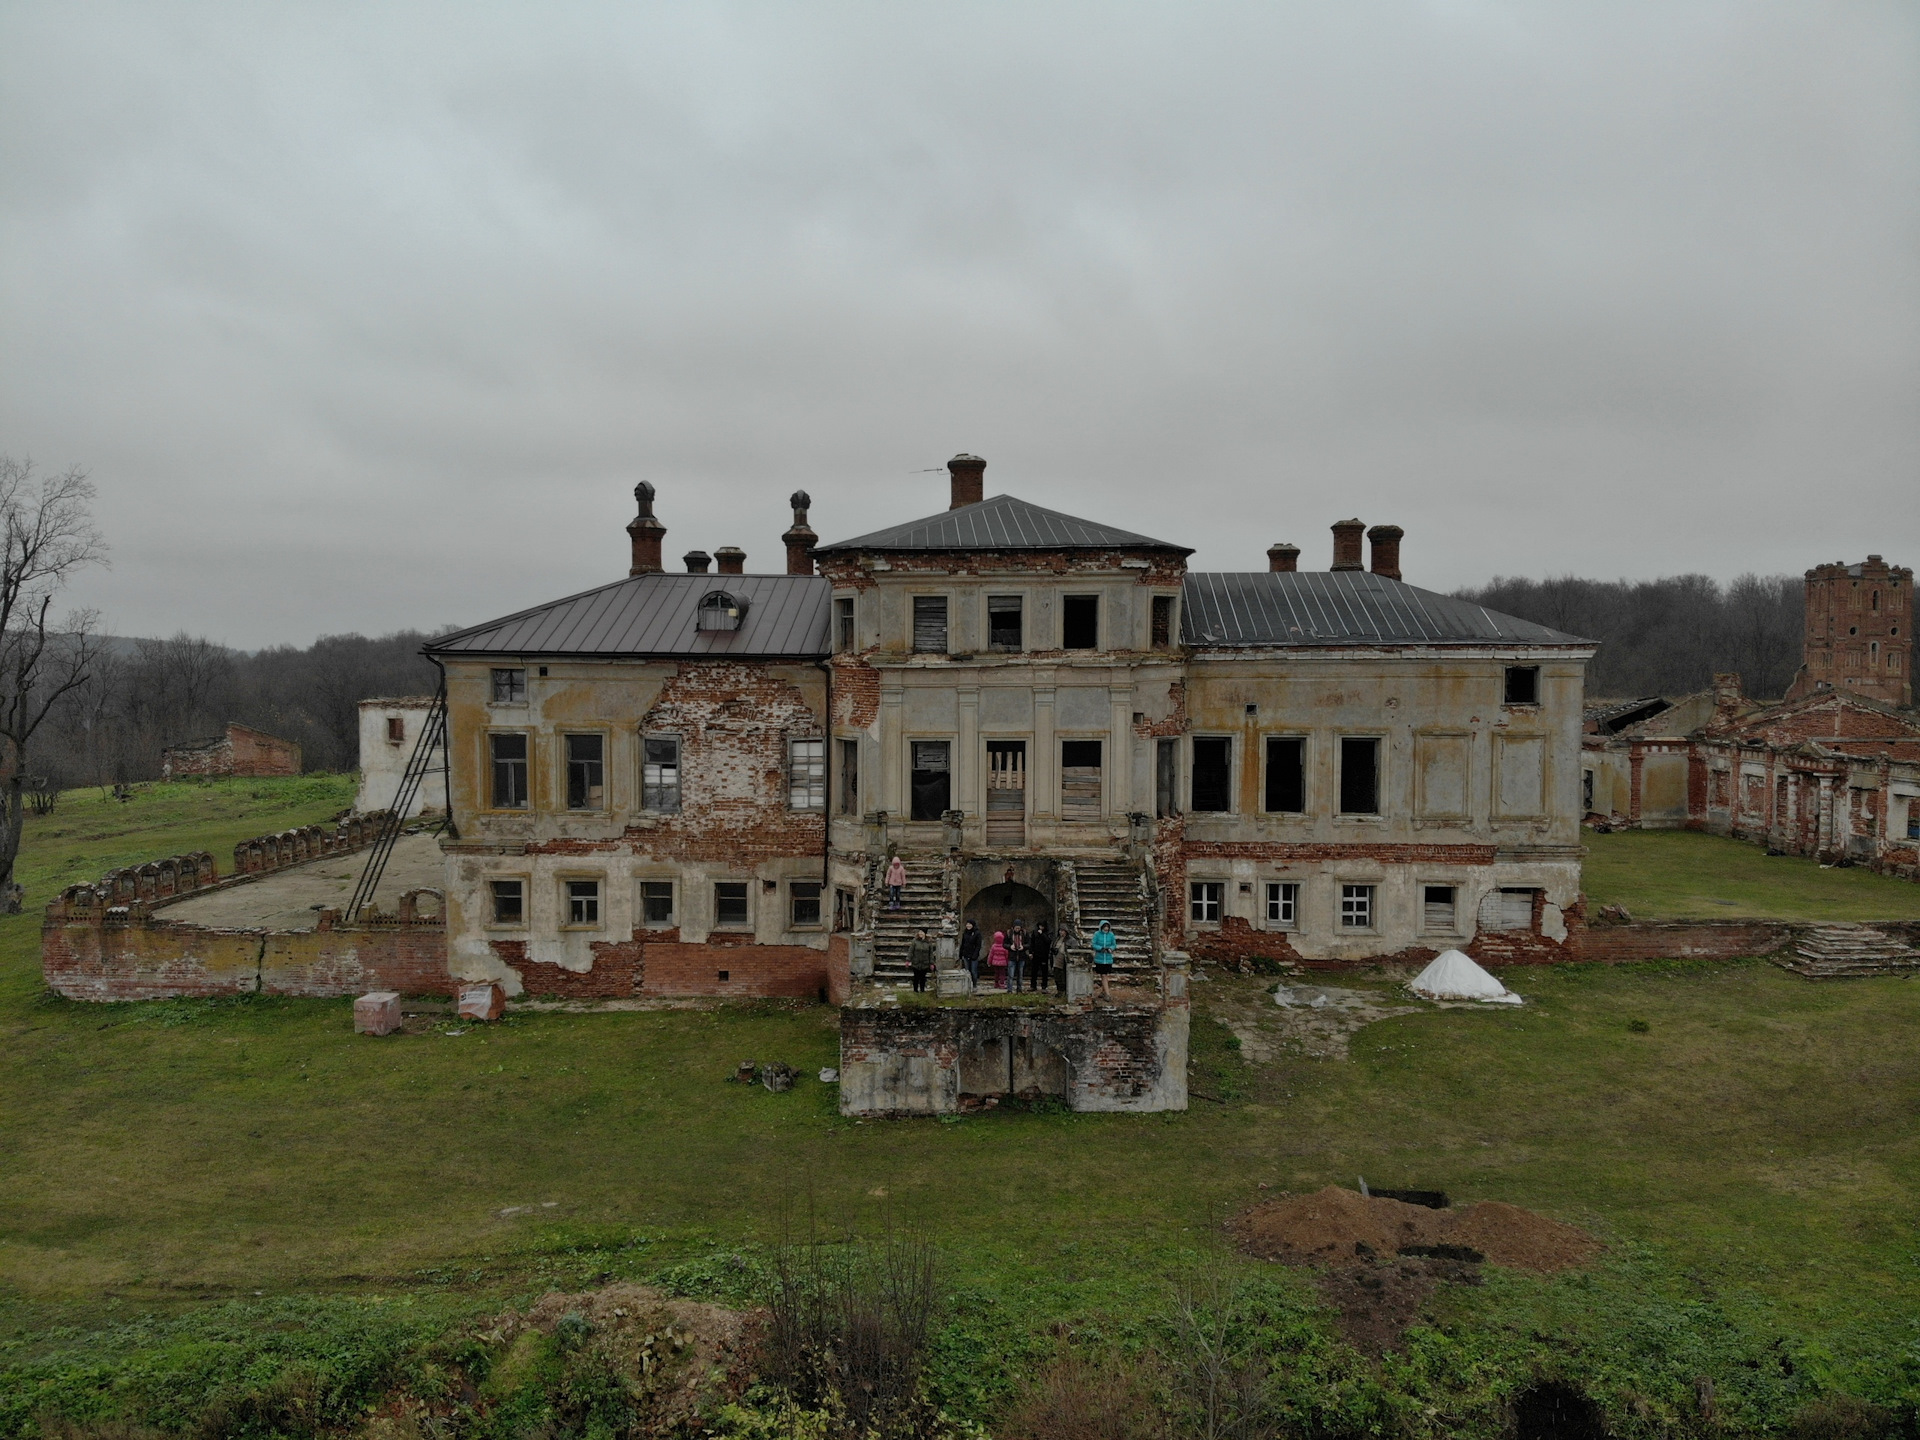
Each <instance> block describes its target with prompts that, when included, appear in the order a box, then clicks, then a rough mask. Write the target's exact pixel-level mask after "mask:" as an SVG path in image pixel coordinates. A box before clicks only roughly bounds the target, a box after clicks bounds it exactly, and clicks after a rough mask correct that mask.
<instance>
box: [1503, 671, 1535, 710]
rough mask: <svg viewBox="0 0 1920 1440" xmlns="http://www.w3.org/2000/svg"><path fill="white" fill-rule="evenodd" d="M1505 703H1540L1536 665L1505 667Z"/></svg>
mask: <svg viewBox="0 0 1920 1440" xmlns="http://www.w3.org/2000/svg"><path fill="white" fill-rule="evenodd" d="M1506 703H1507V704H1509V705H1538V704H1539V703H1540V667H1539V666H1538V665H1509V666H1507V693H1506Z"/></svg>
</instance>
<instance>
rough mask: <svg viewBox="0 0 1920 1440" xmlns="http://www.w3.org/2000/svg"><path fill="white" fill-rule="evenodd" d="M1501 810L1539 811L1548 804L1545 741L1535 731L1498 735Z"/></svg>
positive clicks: (1506, 812) (1496, 754)
mask: <svg viewBox="0 0 1920 1440" xmlns="http://www.w3.org/2000/svg"><path fill="white" fill-rule="evenodd" d="M1493 753H1494V763H1495V764H1496V765H1497V766H1498V767H1499V770H1498V774H1497V777H1496V778H1497V780H1498V782H1499V787H1500V789H1499V801H1500V813H1501V814H1502V815H1538V814H1540V813H1542V811H1543V809H1544V807H1545V804H1546V763H1547V747H1546V742H1545V741H1544V740H1542V739H1540V738H1539V737H1538V736H1533V735H1496V736H1495V737H1494V741H1493Z"/></svg>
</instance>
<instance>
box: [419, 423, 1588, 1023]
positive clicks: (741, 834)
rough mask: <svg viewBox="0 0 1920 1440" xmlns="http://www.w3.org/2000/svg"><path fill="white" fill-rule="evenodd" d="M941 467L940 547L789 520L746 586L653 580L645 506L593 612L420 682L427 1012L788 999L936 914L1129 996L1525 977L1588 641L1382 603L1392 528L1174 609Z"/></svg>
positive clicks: (513, 632) (1179, 595)
mask: <svg viewBox="0 0 1920 1440" xmlns="http://www.w3.org/2000/svg"><path fill="white" fill-rule="evenodd" d="M948 468H949V471H950V481H951V493H950V497H949V498H950V502H951V503H950V505H949V506H948V508H947V509H945V510H943V511H940V512H939V513H936V514H933V515H929V516H927V517H925V518H923V519H919V520H914V521H910V522H908V523H905V524H899V525H893V526H889V527H887V528H885V529H882V530H878V531H875V532H873V533H871V534H867V535H863V536H860V537H857V538H855V539H852V540H847V541H842V542H839V543H836V544H832V545H825V546H817V545H816V537H815V536H814V533H813V531H812V530H811V528H810V527H809V526H808V524H807V508H808V503H809V502H808V499H807V497H806V496H805V495H804V494H796V495H795V496H794V497H793V503H794V507H795V508H794V521H793V525H792V527H791V528H790V529H789V530H788V531H787V532H786V535H785V537H784V539H785V542H786V547H787V564H786V567H785V568H786V573H784V574H781V575H748V574H746V573H744V560H745V557H744V555H743V554H742V553H741V552H740V551H738V550H735V549H731V548H728V549H723V550H720V551H718V552H717V553H716V555H715V556H714V557H709V556H707V555H706V554H705V553H704V552H700V551H695V552H692V553H691V554H689V555H688V556H687V557H686V570H687V573H685V574H674V575H669V574H666V573H664V567H663V565H662V563H661V552H662V543H663V539H664V535H665V533H666V532H665V527H664V526H663V525H662V523H661V522H660V521H659V520H658V519H657V518H656V517H655V516H654V514H653V502H654V492H653V489H652V487H651V486H648V485H644V484H643V485H641V486H640V487H638V489H637V491H636V496H637V498H638V500H639V514H638V516H637V517H636V518H635V520H634V521H633V522H632V524H631V525H629V527H628V532H629V536H630V541H631V555H632V562H631V569H630V572H629V574H628V576H627V578H626V579H624V580H619V581H615V582H613V583H612V584H609V585H604V586H600V587H598V588H596V589H593V590H589V591H586V592H583V593H582V594H579V595H575V596H571V597H569V598H567V599H564V600H559V601H555V602H553V603H552V604H549V605H543V606H538V607H535V608H533V609H530V610H527V611H524V612H521V613H519V614H517V615H512V616H508V617H505V618H504V619H501V620H498V621H493V622H490V623H488V624H485V625H480V626H475V627H472V628H470V629H467V630H464V631H461V632H458V633H456V634H453V635H449V636H446V637H444V638H442V639H439V640H436V641H435V642H434V643H433V644H432V645H431V646H429V647H428V653H429V654H430V655H431V656H432V658H433V659H435V660H436V661H437V662H438V663H440V664H441V665H442V666H443V667H444V669H445V672H446V676H447V696H448V723H449V727H450V729H449V736H450V738H449V746H448V764H449V786H450V790H451V805H452V817H453V822H454V832H455V835H456V836H457V838H450V839H449V840H448V841H447V843H446V847H445V848H446V851H447V857H448V892H447V934H448V945H449V964H450V966H451V967H452V969H453V971H454V973H455V975H456V976H458V977H460V978H463V979H468V978H470V979H481V978H497V979H499V980H501V981H502V982H503V983H505V984H506V985H507V987H508V988H509V989H510V990H511V991H515V992H518V991H522V990H526V991H531V992H535V993H560V994H568V993H572V994H596V995H609V994H628V993H635V992H657V993H677V994H688V993H694V994H729V993H732V994H811V993H814V991H815V990H816V989H818V988H823V987H824V986H825V985H826V983H827V976H828V969H829V952H830V951H831V952H833V954H834V956H835V957H836V958H837V959H838V960H839V961H840V962H841V963H847V964H851V965H852V966H853V968H854V970H855V972H856V973H859V972H862V971H864V970H865V969H867V968H868V967H871V969H872V970H874V971H875V972H877V973H879V974H881V975H885V974H887V973H888V972H889V971H892V970H895V969H897V968H898V967H899V966H900V964H901V961H902V958H903V956H902V952H903V950H904V946H905V942H906V938H907V930H908V928H909V927H910V926H914V925H919V924H923V923H925V924H937V923H938V922H939V921H940V920H941V918H942V917H957V916H960V915H965V916H968V917H974V918H978V919H980V920H982V921H983V922H985V923H986V924H987V925H988V926H989V927H993V926H997V925H999V924H1002V923H1004V922H1006V921H1008V920H1010V919H1011V918H1014V917H1016V916H1018V917H1023V918H1026V919H1028V920H1030V921H1033V920H1038V919H1043V918H1044V919H1046V920H1048V921H1049V922H1050V923H1051V924H1053V925H1054V926H1055V927H1056V929H1057V930H1058V931H1059V933H1060V934H1061V936H1062V937H1063V939H1064V940H1065V941H1066V944H1067V949H1068V952H1069V954H1070V955H1072V956H1074V957H1075V958H1076V959H1078V958H1082V957H1083V954H1084V951H1083V947H1084V934H1085V932H1086V931H1087V930H1088V929H1090V928H1091V927H1092V926H1093V925H1094V924H1095V923H1097V922H1098V921H1099V920H1101V919H1109V920H1112V921H1114V922H1115V927H1116V929H1118V930H1119V931H1120V932H1121V936H1122V943H1121V953H1122V959H1123V963H1124V964H1128V965H1133V966H1137V967H1142V968H1147V967H1151V966H1153V965H1154V963H1155V960H1156V957H1157V956H1158V955H1159V954H1161V953H1162V952H1165V951H1169V950H1178V949H1184V950H1187V951H1191V952H1194V953H1197V954H1199V955H1201V956H1207V955H1219V956H1222V957H1228V956H1234V955H1239V954H1244V953H1246V952H1248V951H1249V950H1258V951H1260V952H1263V953H1266V954H1270V955H1274V956H1277V957H1287V956H1297V957H1301V958H1304V959H1309V960H1312V959H1328V960H1332V959H1354V958H1364V957H1368V956H1376V955H1388V954H1407V955H1410V956H1419V955H1430V954H1432V953H1433V952H1435V951H1436V950H1438V949H1441V948H1445V947H1448V946H1460V947H1463V948H1470V949H1474V950H1476V951H1478V952H1479V953H1481V954H1483V955H1485V956H1487V957H1488V958H1530V957H1545V956H1549V955H1552V954H1556V953H1558V951H1559V947H1560V945H1561V943H1562V942H1563V941H1564V940H1565V939H1566V938H1567V935H1568V929H1569V926H1570V925H1577V924H1578V920H1579V916H1578V896H1579V888H1580V883H1579V881H1580V869H1579V855H1580V836H1579V823H1580V815H1581V807H1580V723H1581V699H1582V676H1583V673H1584V667H1585V664H1586V661H1587V659H1588V658H1589V657H1590V656H1591V654H1592V653H1593V647H1592V646H1591V645H1590V644H1589V643H1587V642H1585V641H1582V640H1579V639H1577V638H1575V637H1573V636H1569V635H1563V634H1559V633H1557V632H1555V631H1552V630H1549V629H1546V628H1545V627H1543V626H1539V625H1535V624H1532V623H1530V622H1526V621H1522V620H1517V619H1513V618H1511V617H1507V616H1502V615H1497V614H1494V613H1492V612H1489V611H1487V610H1485V609H1483V608H1482V607H1479V606H1476V605H1472V604H1469V603H1466V602H1462V601H1458V600H1453V599H1450V598H1447V597H1445V596H1441V595H1437V594H1434V593H1432V592H1430V591H1426V590H1421V589H1418V588H1416V587H1414V586H1412V585H1408V584H1406V583H1405V582H1404V581H1403V580H1402V579H1401V576H1400V563H1399V547H1400V541H1401V538H1402V537H1401V532H1400V531H1399V530H1398V529H1397V528H1396V527H1393V526H1376V527H1375V528H1374V529H1373V530H1372V531H1371V532H1367V531H1366V528H1365V526H1364V525H1363V524H1362V523H1361V522H1360V521H1358V520H1350V521H1342V522H1340V523H1338V524H1336V525H1334V526H1333V555H1332V565H1331V568H1330V569H1329V570H1327V571H1323V572H1307V571H1301V570H1299V569H1298V568H1297V558H1298V554H1299V552H1298V550H1297V549H1296V548H1294V547H1293V546H1290V545H1277V546H1275V547H1273V549H1271V550H1270V551H1269V552H1268V562H1269V564H1268V568H1267V569H1266V570H1264V571H1258V572H1251V573H1233V574H1205V573H1189V572H1188V570H1187V563H1186V562H1187V556H1188V555H1189V554H1190V553H1191V552H1190V551H1189V550H1187V549H1186V548H1185V547H1182V546H1179V545H1176V544H1171V543H1168V542H1166V541H1162V540H1156V539H1153V538H1151V537H1148V536H1145V535H1140V534H1136V533H1133V532H1130V531H1127V530H1124V529H1120V528H1117V527H1114V526H1111V525H1107V524H1104V523H1100V522H1096V521H1089V520H1083V519H1078V518H1075V517H1073V516H1069V515H1063V514H1060V513H1058V512H1055V511H1051V510H1047V509H1044V508H1042V507H1040V506H1037V505H1033V504H1030V503H1028V502H1026V501H1023V500H1020V499H1017V498H1015V497H1013V496H1009V495H1000V496H995V497H993V498H991V499H989V498H986V496H985V488H984V471H985V462H984V461H982V460H980V459H979V458H978V457H974V456H967V455H962V456H956V457H955V458H954V460H953V461H951V462H950V463H949V467H948ZM1368 541H1370V542H1371V547H1372V554H1371V566H1370V567H1369V566H1368V564H1367V563H1366V559H1365V557H1364V556H1363V549H1364V547H1365V544H1366V543H1367V542H1368ZM716 559H717V561H718V566H717V571H714V572H711V573H710V570H709V567H710V566H711V565H713V563H714V561H715V560H716ZM892 852H898V853H900V854H901V855H902V856H903V857H904V858H905V859H906V861H907V868H908V875H909V884H908V886H907V892H908V893H907V896H906V903H905V905H904V907H903V908H902V909H900V910H898V911H894V910H889V909H887V908H885V907H884V906H883V905H882V904H880V903H879V901H880V895H879V885H880V872H881V868H882V864H883V862H884V859H885V857H886V856H887V855H888V854H889V853H892Z"/></svg>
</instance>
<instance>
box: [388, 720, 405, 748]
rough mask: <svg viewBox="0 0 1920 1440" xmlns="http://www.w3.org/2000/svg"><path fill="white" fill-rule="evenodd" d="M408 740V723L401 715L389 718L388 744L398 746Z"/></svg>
mask: <svg viewBox="0 0 1920 1440" xmlns="http://www.w3.org/2000/svg"><path fill="white" fill-rule="evenodd" d="M406 738H407V722H406V720H405V718H404V717H402V716H399V715H389V716H388V717H387V743H388V744H389V745H398V744H400V743H401V742H403V741H404V740H405V739H406Z"/></svg>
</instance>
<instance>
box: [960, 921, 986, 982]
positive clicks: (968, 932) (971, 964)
mask: <svg viewBox="0 0 1920 1440" xmlns="http://www.w3.org/2000/svg"><path fill="white" fill-rule="evenodd" d="M980 938H981V937H980V927H979V926H978V925H976V924H974V923H973V921H971V920H969V921H967V924H966V928H965V929H963V930H962V931H961V932H960V963H961V964H962V965H963V966H965V967H966V971H967V978H968V979H969V980H971V981H972V982H973V983H974V984H976V985H978V984H979V983H980Z"/></svg>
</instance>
